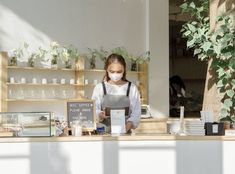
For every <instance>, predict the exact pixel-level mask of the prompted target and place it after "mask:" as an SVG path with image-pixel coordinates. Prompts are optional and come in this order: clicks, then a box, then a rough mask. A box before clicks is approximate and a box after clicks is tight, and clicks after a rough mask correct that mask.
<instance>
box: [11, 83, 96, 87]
mask: <svg viewBox="0 0 235 174" xmlns="http://www.w3.org/2000/svg"><path fill="white" fill-rule="evenodd" d="M7 85H8V86H75V87H95V85H93V84H87V85H85V84H60V83H56V84H54V83H47V84H41V83H36V84H35V83H7Z"/></svg>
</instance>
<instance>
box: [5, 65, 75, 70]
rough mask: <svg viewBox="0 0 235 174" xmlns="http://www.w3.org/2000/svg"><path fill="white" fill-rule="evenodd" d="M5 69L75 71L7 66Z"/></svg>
mask: <svg viewBox="0 0 235 174" xmlns="http://www.w3.org/2000/svg"><path fill="white" fill-rule="evenodd" d="M7 69H20V70H49V71H75V69H66V68H46V67H23V66H7Z"/></svg>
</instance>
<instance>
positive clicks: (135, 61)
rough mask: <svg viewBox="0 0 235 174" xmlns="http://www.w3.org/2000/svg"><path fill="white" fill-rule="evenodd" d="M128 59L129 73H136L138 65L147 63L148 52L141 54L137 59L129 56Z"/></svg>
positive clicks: (148, 58)
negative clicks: (129, 61) (129, 62)
mask: <svg viewBox="0 0 235 174" xmlns="http://www.w3.org/2000/svg"><path fill="white" fill-rule="evenodd" d="M129 59H130V60H131V71H137V70H138V65H140V64H143V63H146V62H149V60H150V52H149V51H146V52H145V53H143V54H141V55H140V56H138V57H136V56H133V55H129Z"/></svg>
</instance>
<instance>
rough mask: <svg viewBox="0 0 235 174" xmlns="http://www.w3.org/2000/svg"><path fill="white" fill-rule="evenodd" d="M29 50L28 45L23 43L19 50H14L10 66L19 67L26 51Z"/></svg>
mask: <svg viewBox="0 0 235 174" xmlns="http://www.w3.org/2000/svg"><path fill="white" fill-rule="evenodd" d="M27 48H28V44H27V43H23V44H22V45H21V46H20V47H19V48H16V49H14V50H13V53H12V56H10V60H9V66H17V62H18V60H19V59H22V58H23V57H24V54H25V50H26V49H27Z"/></svg>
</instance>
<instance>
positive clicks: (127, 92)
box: [126, 82, 131, 97]
mask: <svg viewBox="0 0 235 174" xmlns="http://www.w3.org/2000/svg"><path fill="white" fill-rule="evenodd" d="M130 89H131V82H129V83H128V87H127V91H126V96H127V97H129V93H130Z"/></svg>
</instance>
